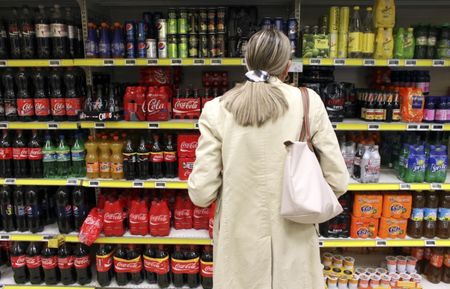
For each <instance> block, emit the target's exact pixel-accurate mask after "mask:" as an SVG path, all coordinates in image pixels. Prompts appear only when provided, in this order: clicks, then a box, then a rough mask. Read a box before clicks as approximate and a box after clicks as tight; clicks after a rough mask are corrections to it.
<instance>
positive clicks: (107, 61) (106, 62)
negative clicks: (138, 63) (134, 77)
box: [103, 59, 115, 66]
mask: <svg viewBox="0 0 450 289" xmlns="http://www.w3.org/2000/svg"><path fill="white" fill-rule="evenodd" d="M114 64H115V62H114V59H104V60H103V65H104V66H111V65H114Z"/></svg>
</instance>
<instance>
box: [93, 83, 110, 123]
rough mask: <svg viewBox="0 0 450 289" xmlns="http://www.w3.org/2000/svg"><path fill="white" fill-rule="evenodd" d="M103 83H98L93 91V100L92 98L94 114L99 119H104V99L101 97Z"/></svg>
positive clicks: (105, 107)
mask: <svg viewBox="0 0 450 289" xmlns="http://www.w3.org/2000/svg"><path fill="white" fill-rule="evenodd" d="M103 93H104V91H103V85H101V84H98V85H97V89H96V92H95V100H94V107H93V109H94V115H96V116H98V119H99V120H106V117H105V113H106V109H107V106H106V99H105V97H103Z"/></svg>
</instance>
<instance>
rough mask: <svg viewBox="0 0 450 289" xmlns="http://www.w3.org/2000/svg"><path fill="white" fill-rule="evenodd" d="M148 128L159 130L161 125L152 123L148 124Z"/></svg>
mask: <svg viewBox="0 0 450 289" xmlns="http://www.w3.org/2000/svg"><path fill="white" fill-rule="evenodd" d="M148 128H153V129H158V128H159V123H157V122H150V123H149V124H148Z"/></svg>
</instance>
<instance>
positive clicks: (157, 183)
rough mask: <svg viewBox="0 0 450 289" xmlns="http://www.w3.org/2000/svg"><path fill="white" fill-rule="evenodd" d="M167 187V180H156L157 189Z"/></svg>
mask: <svg viewBox="0 0 450 289" xmlns="http://www.w3.org/2000/svg"><path fill="white" fill-rule="evenodd" d="M165 187H166V183H165V182H156V183H155V188H157V189H164V188H165Z"/></svg>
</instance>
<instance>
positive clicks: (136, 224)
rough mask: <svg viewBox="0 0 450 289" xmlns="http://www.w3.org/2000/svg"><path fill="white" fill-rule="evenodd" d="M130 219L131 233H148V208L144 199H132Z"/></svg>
mask: <svg viewBox="0 0 450 289" xmlns="http://www.w3.org/2000/svg"><path fill="white" fill-rule="evenodd" d="M128 220H129V225H128V227H129V229H130V233H131V235H142V236H144V235H147V234H148V209H147V204H145V201H144V200H133V201H131V206H130V212H129V215H128Z"/></svg>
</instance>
